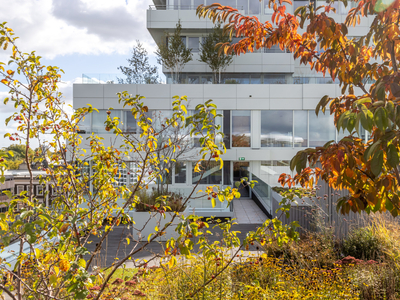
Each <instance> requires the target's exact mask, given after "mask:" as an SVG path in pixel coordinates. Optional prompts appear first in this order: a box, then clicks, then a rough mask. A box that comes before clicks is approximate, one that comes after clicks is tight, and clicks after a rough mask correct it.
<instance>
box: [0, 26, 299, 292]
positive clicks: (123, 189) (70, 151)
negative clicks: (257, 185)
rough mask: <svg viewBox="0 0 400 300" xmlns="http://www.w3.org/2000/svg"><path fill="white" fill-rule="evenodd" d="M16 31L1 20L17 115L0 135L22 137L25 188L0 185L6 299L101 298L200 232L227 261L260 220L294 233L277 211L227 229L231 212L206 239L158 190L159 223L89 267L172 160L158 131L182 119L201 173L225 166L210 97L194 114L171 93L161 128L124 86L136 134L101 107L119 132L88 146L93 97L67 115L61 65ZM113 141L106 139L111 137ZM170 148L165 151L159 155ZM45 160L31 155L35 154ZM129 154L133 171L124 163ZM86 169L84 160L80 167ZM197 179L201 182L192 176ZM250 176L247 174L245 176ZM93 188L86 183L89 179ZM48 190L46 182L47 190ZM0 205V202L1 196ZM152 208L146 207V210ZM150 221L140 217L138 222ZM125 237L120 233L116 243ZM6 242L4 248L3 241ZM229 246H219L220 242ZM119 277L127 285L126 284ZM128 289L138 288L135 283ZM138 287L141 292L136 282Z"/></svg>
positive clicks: (288, 235) (206, 248)
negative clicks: (84, 127) (129, 178)
mask: <svg viewBox="0 0 400 300" xmlns="http://www.w3.org/2000/svg"><path fill="white" fill-rule="evenodd" d="M16 40H17V38H16V37H15V36H14V32H13V30H12V29H11V28H9V27H7V25H6V23H1V24H0V47H1V49H4V51H9V52H10V59H9V62H8V64H6V63H3V62H0V76H1V80H0V82H1V83H2V84H3V85H5V86H6V87H7V88H8V89H9V97H7V98H6V99H5V100H4V102H5V103H9V102H10V103H12V104H13V105H14V107H15V108H16V110H17V111H16V112H15V113H14V114H12V115H11V116H10V117H9V118H7V120H6V123H7V124H13V123H14V122H15V124H17V132H15V133H7V134H5V138H9V139H10V140H17V139H18V141H21V145H23V146H24V157H23V159H24V162H25V163H26V164H27V167H28V173H29V177H28V189H27V191H23V192H21V193H20V194H18V195H13V194H12V193H10V192H6V194H7V195H8V197H9V198H10V201H9V202H8V203H7V204H8V210H7V211H6V212H4V213H1V214H0V249H1V251H2V253H8V254H10V255H11V256H10V257H11V260H4V259H3V258H0V276H1V278H3V280H2V281H1V282H0V295H1V296H3V295H5V294H6V295H7V297H8V298H11V299H13V300H22V299H38V300H42V299H43V300H44V299H46V300H48V299H71V300H72V299H74V300H75V299H86V298H90V299H96V300H98V299H109V298H110V297H111V298H116V297H117V296H116V295H113V293H114V292H113V289H111V288H110V287H109V285H110V281H111V279H112V278H113V276H114V275H115V272H116V271H117V270H118V269H119V268H122V267H123V266H124V265H125V263H126V262H128V261H129V260H131V262H132V263H133V265H134V268H135V269H139V268H142V269H143V268H145V267H146V266H147V263H149V262H151V261H153V260H155V259H156V258H161V259H162V262H161V263H162V264H163V267H165V268H166V267H167V266H168V264H169V266H171V267H172V266H174V264H175V263H176V262H177V258H176V256H177V255H178V254H177V253H181V254H182V255H191V254H192V253H193V248H194V242H193V240H192V239H193V238H195V237H197V238H198V241H197V243H198V246H199V249H200V250H199V251H200V252H199V255H201V256H202V257H204V258H205V259H207V260H209V261H212V262H215V258H216V255H218V254H219V253H224V252H227V253H230V252H228V251H227V249H228V250H229V249H234V251H232V253H233V254H232V257H231V259H230V260H228V261H227V265H228V264H229V263H231V262H232V261H233V258H234V257H236V255H237V254H238V253H239V251H241V249H246V248H248V247H249V245H250V244H251V243H253V242H255V241H258V242H260V243H261V244H264V243H265V242H266V237H265V236H266V231H267V230H266V227H267V226H269V228H270V229H271V230H272V231H271V232H273V234H274V235H275V236H278V239H279V240H280V241H282V242H283V241H287V240H289V239H293V238H297V237H298V235H297V234H296V232H295V230H294V229H295V225H293V226H286V225H285V226H283V225H282V223H281V222H280V221H279V220H273V221H270V220H267V221H266V222H265V224H263V225H262V226H260V228H258V229H257V230H256V231H253V232H250V233H248V234H247V236H246V238H245V239H243V240H240V239H239V238H238V237H237V235H236V232H235V231H232V230H231V228H232V224H233V223H234V222H233V221H227V222H221V223H219V224H218V225H217V226H219V227H220V228H221V230H222V233H223V234H222V237H223V239H222V242H215V243H210V242H209V241H208V239H207V236H206V234H207V233H204V234H203V232H202V231H200V229H201V228H207V227H208V226H209V225H208V224H207V223H205V222H203V221H202V219H201V217H200V216H196V215H190V214H179V213H177V212H175V211H172V210H171V209H170V208H169V197H168V195H161V196H160V197H159V198H158V199H157V204H156V205H153V207H152V211H153V214H154V215H153V217H156V218H159V219H164V218H166V219H167V223H166V224H165V225H162V226H161V225H160V222H158V223H157V224H158V225H157V226H155V228H151V230H153V229H154V230H153V233H152V234H150V235H148V236H145V237H144V239H142V238H133V237H132V239H127V240H126V245H127V249H126V252H124V254H123V257H119V259H116V260H115V261H113V262H112V263H109V264H108V265H106V266H104V267H105V268H103V266H96V265H95V264H96V263H95V260H96V259H95V258H96V256H97V255H98V254H99V252H100V251H101V249H102V247H103V246H104V244H105V241H106V240H107V238H108V236H109V235H110V234H111V233H112V231H113V229H114V228H115V227H116V226H118V225H120V224H121V223H122V224H123V225H125V226H128V228H129V226H130V225H129V224H132V223H133V222H135V220H134V219H132V216H131V214H130V212H131V211H132V210H134V208H135V206H136V205H139V204H143V205H146V204H145V203H143V202H142V200H141V198H140V197H138V196H137V192H139V191H145V190H147V189H148V188H149V185H151V184H154V182H155V181H156V180H157V179H158V178H162V175H163V173H162V169H161V168H160V167H159V166H160V160H161V159H163V160H166V161H168V160H169V159H173V158H170V157H159V155H158V152H159V149H160V147H161V148H162V149H167V148H173V149H175V147H176V145H175V144H173V141H171V140H164V141H162V143H159V140H158V136H160V135H162V134H163V133H167V132H168V131H169V130H172V129H174V128H177V127H178V126H181V127H182V126H183V128H186V129H188V130H189V131H190V135H191V136H193V135H196V134H199V133H198V128H199V127H200V128H201V134H202V136H201V138H200V140H199V141H200V151H201V154H200V157H198V161H197V162H196V163H195V164H194V166H195V168H194V172H196V173H199V174H200V179H201V178H202V176H203V175H204V173H205V172H206V170H205V169H204V166H207V165H208V164H210V163H211V162H214V163H218V164H219V165H220V167H221V168H222V166H223V160H222V158H221V155H222V154H223V153H225V148H224V145H223V144H222V143H219V142H218V141H221V140H222V139H221V138H219V136H221V133H220V131H219V130H220V127H219V126H217V125H215V124H214V119H215V117H217V110H216V106H215V104H213V103H212V101H211V100H208V101H206V102H205V103H204V104H199V105H197V106H196V107H195V109H196V113H195V114H194V115H190V116H188V114H187V107H186V101H187V99H186V97H178V96H175V97H174V99H173V102H172V114H171V116H169V117H168V118H166V119H165V120H164V123H163V124H162V126H161V128H157V127H156V126H154V123H153V122H152V120H151V119H150V118H149V117H148V115H147V113H148V111H149V110H148V107H147V106H146V105H144V103H143V98H144V97H142V96H139V95H136V96H132V95H130V94H129V93H128V92H121V93H118V97H119V102H120V103H121V105H122V106H123V107H124V108H125V109H129V110H130V112H131V113H132V115H133V116H134V118H135V120H136V124H137V126H138V129H139V132H140V134H138V135H137V136H136V137H137V138H134V136H133V135H132V134H130V133H126V132H124V130H123V128H124V127H123V126H122V124H121V122H120V121H121V120H120V119H119V118H117V117H115V118H112V117H111V116H112V112H111V110H110V111H107V116H105V118H104V129H105V130H106V131H109V132H110V133H113V134H114V135H115V137H116V138H118V139H120V140H122V141H123V143H122V146H121V147H118V148H117V147H115V146H108V147H107V146H105V145H104V144H103V142H102V138H100V137H98V136H97V135H95V134H92V135H91V136H90V137H88V138H87V139H86V140H85V143H87V145H88V147H89V148H90V151H88V153H87V152H86V151H85V150H84V148H83V147H82V142H83V141H82V137H81V136H80V135H79V132H80V130H79V126H80V124H81V122H82V121H83V120H84V118H86V117H87V116H88V115H89V114H91V113H93V112H95V111H96V109H95V108H93V107H91V106H87V107H82V108H78V109H76V110H75V111H74V112H73V114H72V115H69V114H67V113H66V112H65V111H64V110H63V107H64V104H65V103H64V102H63V98H62V95H61V93H60V92H59V91H58V84H59V83H60V81H61V75H60V71H61V70H60V69H59V68H57V67H53V66H44V65H42V64H41V62H40V57H39V56H36V54H35V52H31V53H24V52H22V51H21V50H20V49H19V47H18V45H17V44H16ZM42 134H48V138H47V140H48V141H47V142H46V146H48V147H50V149H49V151H47V154H48V158H47V159H48V163H49V165H48V167H47V168H45V171H46V175H43V176H41V177H40V184H42V185H43V186H52V187H54V188H55V190H56V195H55V197H54V199H53V200H52V204H51V206H44V205H43V204H42V203H41V202H40V201H39V200H38V199H37V198H36V196H35V193H34V192H33V191H34V184H33V179H34V177H33V172H32V168H31V162H32V157H31V156H30V155H29V151H30V148H31V145H32V142H33V140H35V139H36V140H37V139H39V137H40V136H41V135H42ZM112 145H114V144H112ZM10 155H12V152H11V151H9V152H6V151H3V150H1V151H0V174H1V176H0V182H4V180H5V178H4V170H5V167H6V165H5V161H4V158H8V157H9V156H10ZM166 155H169V154H166ZM43 159H45V158H44V157H39V160H43ZM131 161H134V162H135V164H136V166H135V169H134V170H131V169H130V165H129V163H130V162H131ZM121 168H122V169H126V170H129V171H131V172H133V175H134V176H135V178H136V181H135V182H134V184H133V185H132V186H130V187H127V186H125V185H122V186H121V185H119V184H118V174H119V171H120V170H121ZM85 169H91V171H90V172H85ZM199 182H200V181H199ZM252 184H254V183H253V182H250V185H252ZM90 187H92V188H90ZM196 188H197V185H193V190H192V191H191V192H190V194H189V195H188V196H185V197H184V199H183V200H182V206H185V205H187V203H188V201H189V200H190V199H193V197H194V195H195V190H196ZM45 193H46V194H48V193H49V191H46V192H45ZM202 195H203V196H205V197H207V198H208V199H209V200H210V201H211V203H212V204H213V206H215V203H216V201H221V202H225V201H227V202H228V203H229V202H231V201H232V200H233V199H234V198H235V197H236V198H238V197H240V193H239V192H238V189H237V188H231V187H228V188H226V189H220V187H219V186H207V188H206V189H205V190H204V191H201V192H200V194H197V195H195V197H199V196H202ZM0 204H2V203H0ZM150 218H152V216H151V215H150V214H149V219H150ZM147 224H148V222H146V223H145V224H141V225H142V226H143V227H146V226H147ZM171 224H176V225H177V226H176V233H177V237H175V238H170V239H169V240H168V241H167V243H166V249H165V251H164V253H161V254H159V256H153V257H151V258H150V259H148V260H147V261H144V260H137V259H133V257H134V256H135V255H137V254H138V253H140V252H141V251H144V249H146V247H147V246H148V245H149V244H150V243H151V242H153V241H156V240H157V239H158V238H159V237H161V236H163V235H164V234H165V232H166V230H167V228H168V227H169V226H171ZM94 239H95V240H96V244H95V246H94V249H92V250H89V246H88V245H89V244H90V243H91V242H92V241H93V240H94ZM123 242H124V241H121V243H123ZM9 245H11V246H12V247H11V248H12V249H10V248H9ZM224 247H227V249H224ZM225 267H226V266H225V265H224V266H221V269H220V271H218V272H216V273H215V274H213V275H212V276H210V277H209V278H204V281H203V283H202V284H201V285H200V286H197V287H196V290H195V291H194V292H193V293H192V294H190V295H187V297H186V296H185V297H186V298H193V297H194V296H195V295H196V294H198V293H201V291H202V290H203V289H204V288H205V287H206V286H207V285H208V284H209V283H210V282H212V281H214V280H217V279H216V278H218V276H219V275H220V274H221V272H222V271H223V270H224V268H225ZM124 286H128V285H127V284H126V285H124ZM135 292H136V291H135ZM139 292H140V291H139Z"/></svg>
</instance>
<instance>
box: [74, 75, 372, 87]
mask: <svg viewBox="0 0 400 300" xmlns="http://www.w3.org/2000/svg"><path fill="white" fill-rule="evenodd" d="M123 78H124V77H123V75H120V74H82V83H84V84H119V83H120V82H121V81H120V80H119V79H123ZM166 81H167V84H214V83H213V80H212V74H207V73H204V74H202V73H182V74H181V75H180V83H173V82H172V79H171V76H170V75H169V74H166ZM221 82H222V83H221V84H339V81H332V78H330V77H328V76H327V77H299V76H294V77H285V76H282V75H280V74H278V75H277V76H274V75H271V74H257V73H254V74H240V73H224V74H222V79H221ZM121 83H122V82H121ZM371 83H374V81H372V80H368V81H364V84H371Z"/></svg>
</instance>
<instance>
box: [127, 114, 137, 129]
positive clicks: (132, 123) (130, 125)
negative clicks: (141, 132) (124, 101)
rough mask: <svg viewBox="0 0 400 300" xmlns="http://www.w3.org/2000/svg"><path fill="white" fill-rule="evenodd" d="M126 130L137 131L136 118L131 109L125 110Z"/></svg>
mask: <svg viewBox="0 0 400 300" xmlns="http://www.w3.org/2000/svg"><path fill="white" fill-rule="evenodd" d="M124 123H125V124H124V131H125V132H126V133H137V124H136V119H135V117H134V116H133V115H132V112H131V111H124Z"/></svg>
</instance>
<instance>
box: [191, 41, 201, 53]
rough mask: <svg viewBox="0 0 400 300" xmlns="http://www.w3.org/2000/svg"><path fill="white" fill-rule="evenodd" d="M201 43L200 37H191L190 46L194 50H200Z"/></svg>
mask: <svg viewBox="0 0 400 300" xmlns="http://www.w3.org/2000/svg"><path fill="white" fill-rule="evenodd" d="M199 44H200V43H199V38H198V37H189V48H190V49H192V52H199Z"/></svg>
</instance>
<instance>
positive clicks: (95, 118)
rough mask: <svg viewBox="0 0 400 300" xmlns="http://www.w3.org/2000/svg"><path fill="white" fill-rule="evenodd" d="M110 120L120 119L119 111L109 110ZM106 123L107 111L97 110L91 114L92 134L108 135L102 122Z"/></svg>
mask: <svg viewBox="0 0 400 300" xmlns="http://www.w3.org/2000/svg"><path fill="white" fill-rule="evenodd" d="M110 117H111V119H114V118H115V117H118V118H121V111H120V110H111V114H110ZM105 121H107V110H106V109H99V112H93V114H92V132H94V133H108V131H106V129H105V128H106V125H105V124H104V122H105Z"/></svg>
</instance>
